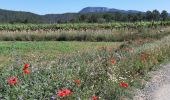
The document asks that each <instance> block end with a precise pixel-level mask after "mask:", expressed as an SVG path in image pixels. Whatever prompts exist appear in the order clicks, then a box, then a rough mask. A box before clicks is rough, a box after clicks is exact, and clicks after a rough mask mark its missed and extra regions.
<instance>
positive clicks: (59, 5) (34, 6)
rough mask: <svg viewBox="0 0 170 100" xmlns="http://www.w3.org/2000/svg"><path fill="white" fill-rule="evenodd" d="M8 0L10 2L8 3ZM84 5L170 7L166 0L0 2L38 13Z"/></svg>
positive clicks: (6, 6) (69, 10) (75, 9)
mask: <svg viewBox="0 0 170 100" xmlns="http://www.w3.org/2000/svg"><path fill="white" fill-rule="evenodd" d="M9 2H10V3H9ZM85 7H107V8H115V9H120V10H137V11H143V12H146V11H148V10H151V11H152V10H154V9H157V10H158V11H160V12H161V11H162V10H166V11H167V12H169V13H170V7H169V5H168V0H162V1H155V0H150V1H147V0H138V1H132V0H125V1H124V2H121V1H120V0H119V1H118V0H114V1H112V0H105V1H102V0H93V1H90V0H86V1H81V0H74V1H72V2H69V0H63V1H54V0H49V1H42V0H41V1H40V0H37V1H34V0H29V1H23V0H13V1H10V0H2V1H1V3H0V9H4V10H12V11H24V12H32V13H35V14H39V15H45V14H63V13H77V12H79V11H80V10H82V9H83V8H85Z"/></svg>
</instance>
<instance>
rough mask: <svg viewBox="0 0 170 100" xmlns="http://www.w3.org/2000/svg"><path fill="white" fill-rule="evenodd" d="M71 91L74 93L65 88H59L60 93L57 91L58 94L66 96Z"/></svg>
mask: <svg viewBox="0 0 170 100" xmlns="http://www.w3.org/2000/svg"><path fill="white" fill-rule="evenodd" d="M71 93H72V92H71V90H69V89H65V90H59V91H58V93H57V95H58V96H59V97H65V96H68V95H70V94H71Z"/></svg>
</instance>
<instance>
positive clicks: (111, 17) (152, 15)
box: [71, 10, 170, 23]
mask: <svg viewBox="0 0 170 100" xmlns="http://www.w3.org/2000/svg"><path fill="white" fill-rule="evenodd" d="M166 20H170V18H169V17H168V12H167V11H165V10H163V11H162V12H161V13H160V12H159V11H158V10H153V11H147V12H145V13H144V12H138V13H121V12H115V13H89V14H81V15H79V16H77V17H76V18H74V19H72V20H71V22H87V23H103V22H112V21H122V22H136V21H166Z"/></svg>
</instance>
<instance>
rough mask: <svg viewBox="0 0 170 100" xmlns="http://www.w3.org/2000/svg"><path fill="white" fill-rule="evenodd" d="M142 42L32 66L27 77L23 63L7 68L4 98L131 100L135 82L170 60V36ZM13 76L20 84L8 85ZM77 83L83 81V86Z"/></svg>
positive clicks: (3, 72)
mask: <svg viewBox="0 0 170 100" xmlns="http://www.w3.org/2000/svg"><path fill="white" fill-rule="evenodd" d="M142 41H143V44H140V43H141V41H132V42H130V43H129V42H125V43H124V44H122V45H121V46H120V47H119V48H117V49H114V48H105V47H101V48H99V49H97V50H93V51H87V52H77V53H76V54H73V55H70V56H60V57H59V58H58V59H56V60H55V62H53V63H51V64H48V66H45V67H40V66H35V65H34V64H31V67H30V68H29V70H31V73H30V74H25V75H24V73H23V72H22V67H23V63H21V64H18V63H17V62H16V64H13V66H11V67H9V68H7V67H3V68H2V69H1V70H0V71H1V79H0V86H1V87H0V96H1V98H3V99H19V98H20V99H23V98H24V99H50V97H54V98H57V99H77V98H81V99H89V98H91V97H92V96H93V95H95V96H97V97H99V98H100V99H116V100H119V99H121V98H131V97H130V95H129V93H130V92H131V91H132V90H131V88H130V87H131V86H133V84H135V80H136V79H137V78H138V77H139V76H141V75H145V74H146V73H147V72H148V71H150V70H151V69H152V68H154V66H155V65H156V64H160V63H162V62H163V61H164V60H167V59H169V57H170V52H169V51H170V44H169V43H170V36H167V37H165V38H162V39H160V40H157V41H155V42H151V41H150V42H148V41H147V42H145V41H144V40H142ZM24 47H25V46H23V48H24ZM26 47H27V46H26ZM111 47H112V46H111ZM32 53H34V51H32ZM14 55H15V53H14ZM18 62H19V63H20V60H18ZM26 63H27V61H26ZM12 76H17V78H18V81H17V83H16V85H9V82H8V83H7V82H6V80H7V79H9V77H12ZM75 80H80V81H81V82H80V84H79V85H77V83H75ZM121 82H125V84H124V85H122V84H120V83H121ZM127 83H128V85H127ZM62 89H69V90H70V91H72V93H71V94H70V95H68V96H66V97H60V96H59V95H58V96H57V94H56V93H58V91H59V90H62Z"/></svg>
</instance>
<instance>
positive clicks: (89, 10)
mask: <svg viewBox="0 0 170 100" xmlns="http://www.w3.org/2000/svg"><path fill="white" fill-rule="evenodd" d="M100 12H112V13H115V12H121V13H139V12H142V11H137V10H120V9H115V8H107V7H85V8H83V9H82V10H80V11H79V13H83V14H85V13H100Z"/></svg>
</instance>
